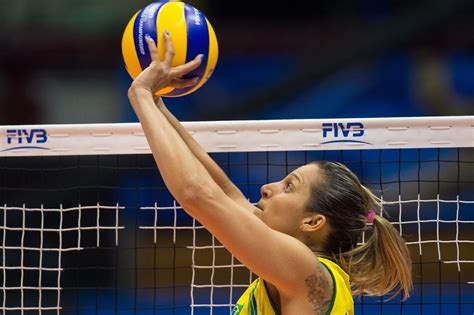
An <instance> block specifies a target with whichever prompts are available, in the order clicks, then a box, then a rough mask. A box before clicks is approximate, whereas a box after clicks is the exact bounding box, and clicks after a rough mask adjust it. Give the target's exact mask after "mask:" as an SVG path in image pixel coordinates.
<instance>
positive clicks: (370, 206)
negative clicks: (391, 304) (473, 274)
mask: <svg viewBox="0 0 474 315" xmlns="http://www.w3.org/2000/svg"><path fill="white" fill-rule="evenodd" d="M315 164H316V165H318V166H319V175H320V176H319V177H318V181H316V182H315V184H313V185H312V190H311V197H310V198H309V201H308V209H314V211H315V212H319V213H322V214H323V215H325V216H326V218H328V221H329V224H330V227H331V234H330V235H329V236H328V238H327V242H326V244H325V249H324V250H323V251H321V252H320V253H318V255H320V256H323V257H328V258H329V257H330V258H332V259H334V260H335V262H337V263H338V264H339V265H340V266H341V268H343V269H344V270H345V271H346V272H347V273H348V274H349V276H350V278H351V282H352V289H353V293H354V294H355V295H360V294H368V295H375V296H380V295H385V294H390V298H393V297H395V296H396V295H397V294H399V293H403V299H407V298H408V297H409V296H410V291H411V289H412V287H413V282H412V278H411V269H412V265H411V258H410V253H409V251H408V248H407V246H406V244H405V241H404V240H403V238H402V237H401V236H400V234H399V232H398V231H397V229H395V228H394V227H393V226H392V225H391V223H390V222H389V221H387V220H386V219H384V218H383V217H382V216H380V215H377V214H376V213H380V212H381V209H382V206H381V203H380V200H379V198H377V197H376V196H375V195H374V194H373V193H372V192H371V191H370V190H369V189H367V188H366V187H365V186H363V185H362V184H361V183H360V182H359V180H358V178H357V177H356V176H355V175H354V174H353V173H352V172H351V171H350V170H349V169H348V168H347V167H346V166H344V165H343V164H340V163H337V162H329V161H318V162H315ZM368 222H369V223H371V224H367V223H368ZM363 232H365V233H366V235H367V234H368V238H366V243H364V244H362V245H359V246H357V243H358V241H360V238H361V235H362V233H363Z"/></svg>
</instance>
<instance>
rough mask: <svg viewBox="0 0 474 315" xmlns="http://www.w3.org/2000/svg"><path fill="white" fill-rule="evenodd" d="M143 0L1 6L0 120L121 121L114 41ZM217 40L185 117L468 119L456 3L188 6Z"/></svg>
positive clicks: (465, 34) (463, 43) (467, 53)
mask: <svg viewBox="0 0 474 315" xmlns="http://www.w3.org/2000/svg"><path fill="white" fill-rule="evenodd" d="M148 3H149V1H143V0H140V1H126V0H116V1H109V0H107V1H93V0H83V1H74V0H68V1H59V0H45V1H34V0H3V1H2V10H1V12H0V19H1V20H2V21H3V22H2V27H1V28H0V41H1V43H2V44H1V46H0V124H33V123H35V124H37V123H39V124H42V123H94V122H125V121H135V120H136V118H135V116H134V114H133V113H132V112H131V110H130V109H129V105H128V100H127V98H126V91H127V88H128V86H129V84H130V78H129V77H128V74H127V73H126V71H125V68H124V65H123V61H122V56H121V49H120V41H121V36H122V32H123V30H124V28H125V25H126V24H127V22H128V20H129V19H130V18H131V16H132V15H133V13H135V12H136V11H138V10H140V9H141V8H142V7H144V6H145V5H146V4H148ZM189 3H190V4H193V5H195V6H196V7H197V8H199V9H200V10H201V11H203V12H204V13H205V14H206V16H207V18H208V19H209V21H210V22H211V24H212V25H213V27H214V29H215V31H216V33H217V38H218V42H219V48H220V54H219V62H218V65H217V68H216V71H215V73H214V74H213V77H212V78H211V79H210V80H209V81H208V82H207V83H206V85H205V86H203V87H202V88H201V89H200V90H199V91H197V92H195V93H193V94H192V95H190V96H187V97H184V98H179V99H169V100H167V102H168V103H169V104H170V105H172V108H173V111H174V112H175V113H176V115H177V116H178V117H179V118H181V119H185V120H222V119H265V118H278V119H285V118H319V117H325V118H327V117H362V116H364V117H382V116H419V115H465V114H472V113H473V112H474V111H473V105H474V104H473V103H474V101H473V100H474V83H473V82H474V80H472V78H473V73H474V54H473V47H474V36H473V30H474V25H473V23H474V22H473V21H474V19H473V18H472V17H473V16H474V11H473V6H474V5H473V2H472V1H468V0H452V1H444V0H434V1H421V0H418V1H394V0H392V1H390V0H381V1H369V0H351V1H303V2H297V3H290V2H283V3H273V2H255V3H248V2H232V3H230V2H228V1H218V0H214V1H189Z"/></svg>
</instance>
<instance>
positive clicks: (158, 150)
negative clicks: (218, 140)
mask: <svg viewBox="0 0 474 315" xmlns="http://www.w3.org/2000/svg"><path fill="white" fill-rule="evenodd" d="M129 99H130V102H131V104H132V106H133V108H134V110H135V113H136V114H137V116H138V119H139V120H140V123H141V125H142V128H143V131H144V133H145V135H146V138H147V141H148V144H149V145H150V149H151V151H152V153H153V156H154V158H155V161H156V163H157V165H158V168H159V170H160V173H161V176H162V177H163V180H164V181H165V184H166V186H167V187H168V189H169V191H170V192H171V194H172V195H173V196H174V197H175V198H176V199H177V201H178V202H179V203H180V204H182V205H183V203H186V198H188V197H189V195H192V194H193V193H194V191H193V190H195V189H198V188H199V187H200V186H206V185H209V186H213V185H215V183H213V180H212V178H211V176H210V175H209V173H208V172H207V171H206V169H205V168H204V167H203V166H202V164H201V163H200V162H199V161H198V160H197V159H196V157H195V156H194V155H193V154H192V152H191V151H190V149H189V148H188V146H187V145H186V144H185V143H184V141H183V140H182V139H181V137H180V135H179V134H178V133H177V131H176V130H175V129H174V127H173V126H172V125H171V124H170V123H169V122H168V120H167V119H166V117H165V116H164V115H163V113H162V112H161V111H160V110H159V109H158V108H157V107H156V106H155V104H154V101H153V97H152V94H151V93H150V92H148V91H143V90H141V89H138V90H137V89H134V88H131V89H130V90H129Z"/></svg>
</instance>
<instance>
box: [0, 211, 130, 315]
mask: <svg viewBox="0 0 474 315" xmlns="http://www.w3.org/2000/svg"><path fill="white" fill-rule="evenodd" d="M122 209H123V207H121V206H119V205H118V204H117V205H114V206H104V205H99V204H97V205H94V206H81V205H78V206H77V207H74V208H63V207H62V205H60V206H59V207H58V208H56V209H52V208H44V207H43V206H41V207H39V208H28V207H26V205H24V206H23V207H9V206H8V205H6V204H5V205H3V206H2V207H0V211H1V215H0V217H1V219H0V220H1V221H0V229H1V236H2V241H1V251H2V259H1V260H2V262H1V266H0V268H1V272H0V274H1V277H2V280H1V283H2V287H1V292H2V293H1V294H2V305H0V313H1V314H8V313H12V314H13V313H14V314H31V312H34V313H36V314H42V313H44V312H48V314H51V312H56V314H62V313H61V290H62V287H61V271H62V270H63V269H62V265H61V254H62V253H64V252H67V251H80V250H82V249H83V244H82V241H81V240H82V238H81V234H82V233H83V232H84V231H96V233H95V235H96V245H97V246H101V237H100V236H101V232H103V231H107V233H113V234H114V237H115V244H116V245H117V244H118V241H119V238H118V234H119V233H118V231H119V230H120V229H123V228H124V227H123V226H120V224H119V222H118V218H119V216H118V212H119V210H122ZM110 211H112V212H116V213H117V214H116V215H115V218H116V221H115V222H114V224H113V225H106V226H102V225H101V219H100V217H101V214H103V213H104V212H110ZM85 212H95V216H96V220H95V224H84V223H83V222H81V218H82V215H83V214H84V213H85ZM65 216H67V217H68V218H71V217H74V218H75V220H74V221H75V222H74V223H73V224H69V223H68V224H66V223H65V220H64V217H65ZM68 222H69V220H68ZM65 234H69V237H68V239H69V240H71V239H74V241H73V242H68V243H65V242H64V236H65ZM71 235H73V237H72V238H71ZM26 257H27V258H28V259H26ZM27 261H28V263H26V262H27ZM32 261H33V262H34V263H32Z"/></svg>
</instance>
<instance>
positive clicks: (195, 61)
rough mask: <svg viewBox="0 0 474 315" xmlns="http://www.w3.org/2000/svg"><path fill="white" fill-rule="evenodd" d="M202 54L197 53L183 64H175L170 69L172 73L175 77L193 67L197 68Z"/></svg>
mask: <svg viewBox="0 0 474 315" xmlns="http://www.w3.org/2000/svg"><path fill="white" fill-rule="evenodd" d="M202 57H203V56H202V55H197V56H196V58H194V59H193V60H191V61H190V62H187V63H185V64H184V65H181V66H177V67H175V68H173V69H172V70H171V71H172V73H173V76H175V77H181V76H183V75H185V74H187V73H189V72H191V71H193V70H194V69H197V68H198V67H199V66H200V65H201V62H202Z"/></svg>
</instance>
